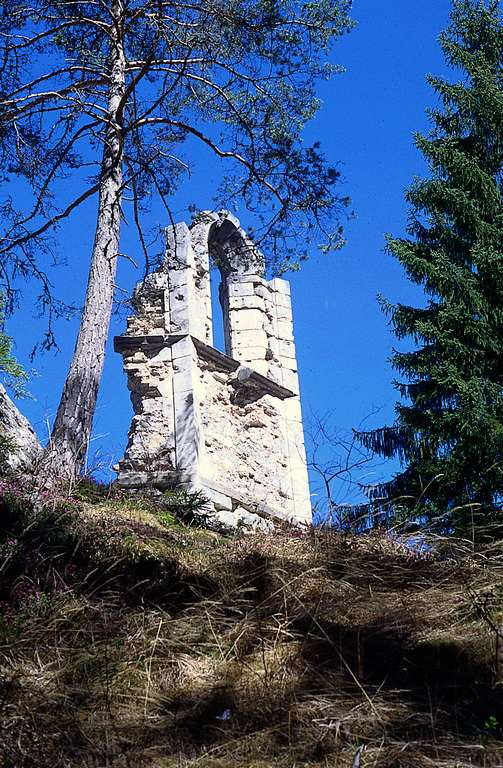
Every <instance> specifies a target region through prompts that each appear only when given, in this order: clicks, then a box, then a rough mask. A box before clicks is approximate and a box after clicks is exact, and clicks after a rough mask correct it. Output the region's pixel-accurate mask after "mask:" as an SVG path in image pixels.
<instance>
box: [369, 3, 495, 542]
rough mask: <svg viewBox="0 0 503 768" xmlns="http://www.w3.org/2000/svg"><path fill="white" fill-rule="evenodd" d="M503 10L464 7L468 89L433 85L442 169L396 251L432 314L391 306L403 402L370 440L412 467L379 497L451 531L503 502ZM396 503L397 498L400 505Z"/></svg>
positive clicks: (434, 137)
mask: <svg viewBox="0 0 503 768" xmlns="http://www.w3.org/2000/svg"><path fill="white" fill-rule="evenodd" d="M501 21H502V20H501V15H500V9H499V3H495V2H493V3H491V4H490V5H489V6H488V5H487V4H486V3H485V2H482V1H476V0H457V2H454V5H453V9H452V13H451V24H450V26H449V28H448V30H447V31H446V32H445V33H443V34H442V35H441V37H440V44H441V47H442V51H443V53H444V56H445V60H446V63H447V64H448V65H449V66H450V67H452V68H454V69H456V70H458V71H459V70H461V74H462V77H461V78H460V79H459V80H458V81H457V82H448V81H446V80H444V79H441V78H438V77H433V76H429V77H428V81H429V83H430V85H431V86H432V87H433V89H434V91H435V93H436V94H437V96H438V97H439V107H438V108H435V109H432V110H431V111H429V118H430V121H431V123H432V129H431V131H430V133H429V134H428V135H426V136H424V135H420V134H418V135H416V137H415V138H416V146H417V147H418V149H419V150H420V151H421V153H422V154H423V156H424V158H425V160H426V162H427V164H428V167H429V175H428V177H427V178H423V179H418V180H415V181H414V183H413V184H412V186H411V187H410V189H409V190H408V192H407V193H406V200H407V202H408V203H409V206H410V218H409V224H408V228H407V234H408V237H407V238H396V237H391V236H388V237H387V248H388V249H389V252H391V254H392V255H393V256H394V257H395V258H397V259H398V261H399V262H400V264H401V265H402V266H403V268H404V270H405V272H406V275H407V277H408V278H409V279H410V280H412V281H413V282H414V283H417V284H418V285H421V286H422V287H423V289H424V292H425V302H424V306H420V307H413V306H406V305H404V304H400V303H398V304H391V303H389V302H387V301H386V300H384V299H381V303H382V304H383V308H384V310H385V311H386V312H387V313H388V314H389V316H390V320H391V325H392V328H393V331H394V334H395V336H396V338H397V339H398V340H403V339H406V340H410V342H412V344H411V345H410V346H412V347H413V349H412V350H411V349H410V348H409V350H406V351H396V350H395V351H394V353H393V356H392V360H391V362H392V364H393V367H394V369H395V371H397V373H398V375H399V376H400V380H399V381H395V382H394V383H395V387H396V389H397V390H398V392H399V394H400V397H401V400H400V402H398V403H397V405H396V420H395V423H394V424H393V425H392V426H387V427H383V428H381V429H377V430H374V431H372V432H366V433H359V435H358V437H359V439H360V441H361V443H362V444H363V445H365V446H366V447H367V448H371V449H372V450H374V451H375V452H376V453H378V454H380V455H381V456H383V457H387V458H390V457H395V458H398V459H399V460H400V462H401V465H402V471H401V472H399V473H398V474H397V475H396V476H395V477H394V478H393V480H392V481H391V482H389V483H386V484H384V485H382V486H380V487H379V488H378V489H374V490H373V493H374V496H375V495H380V496H382V495H384V497H385V498H387V499H388V500H392V505H391V506H392V508H393V509H394V510H395V512H396V510H397V509H398V508H402V509H403V504H405V508H407V507H409V514H410V502H411V500H413V503H414V508H415V512H414V514H417V513H418V506H417V504H418V501H419V502H420V507H419V508H420V510H421V514H422V515H423V516H424V517H426V518H427V519H428V518H429V519H430V521H434V522H435V523H436V524H437V527H440V528H443V529H444V530H449V531H452V530H462V529H463V528H464V527H465V526H466V525H467V522H468V521H470V520H472V521H473V515H474V512H476V513H477V514H480V513H481V512H483V514H484V516H485V518H484V519H487V517H488V515H489V516H491V514H495V513H496V512H497V511H498V510H501V507H502V497H503V207H502V186H503V185H502V161H503V89H502V84H503V74H502V63H503V26H502V23H501ZM398 499H401V502H400V503H399V502H398ZM393 500H394V501H393Z"/></svg>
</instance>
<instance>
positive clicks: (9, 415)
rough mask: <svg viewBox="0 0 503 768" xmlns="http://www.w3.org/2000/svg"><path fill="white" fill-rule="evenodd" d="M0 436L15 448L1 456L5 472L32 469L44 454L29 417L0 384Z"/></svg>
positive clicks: (1, 467)
mask: <svg viewBox="0 0 503 768" xmlns="http://www.w3.org/2000/svg"><path fill="white" fill-rule="evenodd" d="M0 437H1V438H2V442H3V441H6V442H7V443H8V445H9V446H12V448H13V450H12V451H11V450H6V451H5V455H3V453H4V452H3V451H2V455H1V456H0V469H1V471H3V472H24V471H26V470H28V469H30V468H31V467H32V466H33V465H34V464H35V462H36V461H37V460H38V459H39V458H40V457H41V455H42V446H41V445H40V443H39V441H38V438H37V436H36V434H35V431H34V430H33V427H32V426H31V424H30V422H29V421H28V419H27V418H26V417H25V416H23V414H22V413H21V412H20V411H19V410H18V408H17V407H16V406H15V405H14V403H13V402H12V400H11V399H10V397H9V395H8V394H7V392H6V391H5V389H4V387H3V386H2V385H1V384H0Z"/></svg>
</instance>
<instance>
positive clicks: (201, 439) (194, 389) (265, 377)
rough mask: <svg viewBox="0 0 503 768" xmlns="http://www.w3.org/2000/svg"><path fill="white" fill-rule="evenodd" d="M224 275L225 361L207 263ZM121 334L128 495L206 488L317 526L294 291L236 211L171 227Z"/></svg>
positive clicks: (121, 469) (250, 509) (226, 505)
mask: <svg viewBox="0 0 503 768" xmlns="http://www.w3.org/2000/svg"><path fill="white" fill-rule="evenodd" d="M211 261H212V262H213V263H214V264H216V265H217V266H218V268H219V270H220V274H221V285H220V301H221V305H222V311H223V320H224V332H225V353H224V352H221V351H219V350H217V349H215V348H214V347H213V331H212V314H211V293H210V262H211ZM134 306H135V310H136V314H135V316H134V317H131V318H130V319H129V321H128V326H127V331H126V333H125V334H124V335H123V336H119V337H116V339H115V348H116V350H117V351H118V352H120V353H121V354H122V355H123V358H124V368H125V371H126V373H127V375H128V385H129V388H130V390H131V400H132V404H133V409H134V414H135V415H134V417H133V421H132V424H131V429H130V433H129V442H128V446H127V448H126V452H125V456H124V458H123V459H122V460H121V461H120V462H119V465H118V475H119V477H118V482H119V483H120V484H121V485H123V486H141V485H145V484H153V485H155V486H157V487H161V488H167V487H175V486H177V485H183V486H186V487H190V488H193V489H202V490H203V491H204V493H205V494H206V495H207V497H208V498H209V499H210V501H211V503H212V504H213V505H214V507H215V509H216V510H218V511H219V512H221V513H222V512H225V513H226V514H227V517H228V519H229V520H232V519H234V518H235V519H236V520H237V518H238V517H239V515H242V514H243V511H246V512H247V513H256V514H259V515H262V516H265V517H272V518H274V517H278V518H283V519H284V518H287V519H290V520H293V521H297V522H309V521H310V518H311V507H310V498H309V488H308V480H307V469H306V458H305V449H304V437H303V429H302V414H301V407H300V396H299V383H298V376H297V363H296V356H295V344H294V338H293V328H292V310H291V301H290V289H289V285H288V282H287V281H286V280H280V279H277V278H276V279H274V280H266V279H265V277H264V264H263V257H262V255H261V254H260V252H258V251H257V249H256V248H255V246H254V245H253V243H252V242H251V241H250V240H249V238H247V236H246V234H245V233H244V232H243V230H242V229H241V228H240V226H239V222H238V221H237V220H236V219H235V218H234V217H232V216H231V215H230V214H228V213H226V212H223V213H220V214H203V216H202V217H200V219H199V221H198V222H197V223H196V224H195V225H194V226H193V227H191V228H190V229H189V227H187V225H186V224H184V223H180V224H176V225H175V226H173V227H170V228H169V230H168V236H167V249H166V258H165V261H164V264H163V266H162V267H161V268H160V269H159V270H158V271H157V272H155V273H153V274H151V275H149V276H148V277H147V278H146V279H145V281H144V282H143V283H141V284H140V285H139V286H138V287H137V289H136V291H135V295H134Z"/></svg>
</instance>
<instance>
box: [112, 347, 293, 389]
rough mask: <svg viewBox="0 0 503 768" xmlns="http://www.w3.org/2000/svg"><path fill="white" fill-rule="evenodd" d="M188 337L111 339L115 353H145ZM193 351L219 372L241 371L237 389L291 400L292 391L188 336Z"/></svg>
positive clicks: (237, 379) (237, 380)
mask: <svg viewBox="0 0 503 768" xmlns="http://www.w3.org/2000/svg"><path fill="white" fill-rule="evenodd" d="M187 336H188V334H185V333H180V334H169V335H168V336H161V335H160V334H157V335H144V336H140V335H138V336H115V337H114V350H115V351H116V352H120V353H124V352H126V351H131V352H133V351H135V350H147V349H161V348H162V347H163V346H166V347H171V346H173V344H176V343H177V342H178V341H180V340H181V339H183V338H186V337H187ZM190 338H191V339H192V342H193V344H194V347H195V348H196V352H197V354H198V356H199V357H200V358H202V359H203V360H207V361H208V362H211V363H213V364H214V365H215V366H217V367H218V368H220V369H221V370H224V371H228V372H229V373H235V372H236V371H239V369H242V371H243V375H241V373H240V372H238V376H237V378H236V385H237V386H251V387H253V388H254V389H257V390H259V391H260V392H262V393H263V394H264V395H272V397H277V398H279V399H280V400H286V399H287V398H289V397H295V392H292V390H291V389H287V388H286V387H283V386H281V384H277V383H276V382H275V381H273V380H272V379H270V378H268V377H267V376H264V375H263V374H261V373H258V372H257V371H254V370H253V368H249V367H248V366H243V365H242V363H240V362H239V361H238V360H234V358H232V357H229V355H226V354H224V353H223V352H220V350H219V349H215V347H211V346H210V345H209V344H206V343H205V342H204V341H201V340H200V339H196V338H195V337H194V336H191V337H190Z"/></svg>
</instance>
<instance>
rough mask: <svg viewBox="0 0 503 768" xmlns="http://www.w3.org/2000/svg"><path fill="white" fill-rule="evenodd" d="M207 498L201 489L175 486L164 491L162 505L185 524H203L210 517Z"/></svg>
mask: <svg viewBox="0 0 503 768" xmlns="http://www.w3.org/2000/svg"><path fill="white" fill-rule="evenodd" d="M208 501H209V499H208V498H207V497H206V496H205V495H204V493H203V492H202V491H186V490H183V489H179V488H175V489H170V490H167V491H164V493H163V506H164V507H165V508H166V509H167V510H168V512H169V513H171V515H172V516H173V517H175V518H176V519H178V520H181V521H182V522H183V523H186V524H187V525H196V526H197V525H200V526H204V525H206V524H207V523H208V520H209V518H210V517H211V512H210V510H209V507H208Z"/></svg>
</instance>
